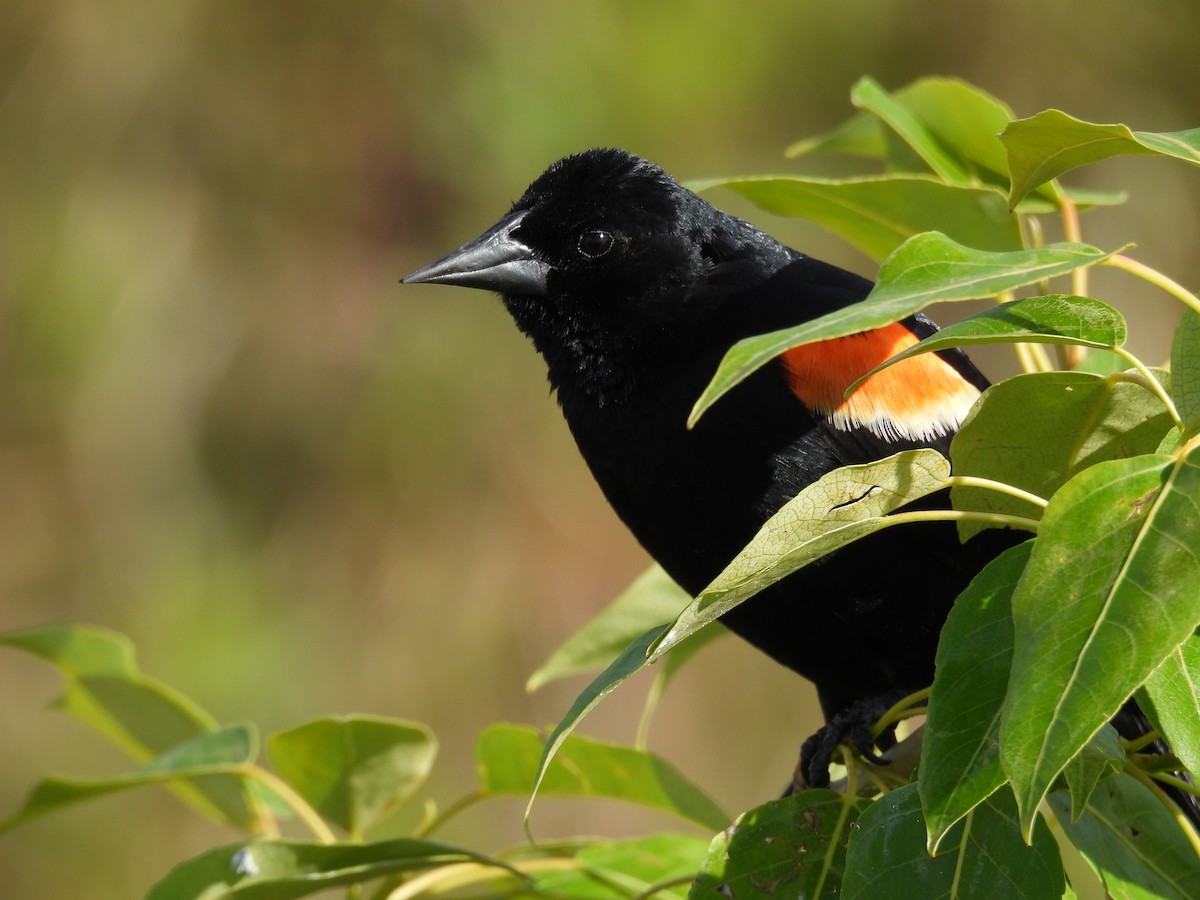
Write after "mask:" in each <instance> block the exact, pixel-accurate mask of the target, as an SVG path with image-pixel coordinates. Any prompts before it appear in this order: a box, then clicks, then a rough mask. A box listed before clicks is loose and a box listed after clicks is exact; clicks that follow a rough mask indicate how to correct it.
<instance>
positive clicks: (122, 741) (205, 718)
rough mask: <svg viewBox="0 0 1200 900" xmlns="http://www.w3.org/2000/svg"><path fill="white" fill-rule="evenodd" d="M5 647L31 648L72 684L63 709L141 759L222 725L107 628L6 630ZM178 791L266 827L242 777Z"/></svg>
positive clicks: (211, 810) (204, 808)
mask: <svg viewBox="0 0 1200 900" xmlns="http://www.w3.org/2000/svg"><path fill="white" fill-rule="evenodd" d="M0 646H9V647H12V648H14V649H19V650H24V651H26V652H27V653H32V654H34V655H35V656H38V657H40V658H42V659H44V660H46V661H47V662H49V663H51V664H52V665H54V666H55V667H57V668H58V669H59V671H60V672H61V673H62V675H63V677H64V678H65V681H66V687H65V689H64V692H63V696H62V697H61V698H60V699H59V700H58V701H57V706H58V707H59V708H60V709H62V710H63V711H65V712H68V713H70V714H71V715H73V716H75V717H76V718H77V719H79V720H80V721H81V722H83V723H84V724H85V725H88V726H90V727H91V728H93V729H95V730H96V731H97V732H99V733H100V734H102V735H103V736H104V737H106V738H108V739H109V740H110V741H112V742H113V743H114V744H116V745H117V746H118V747H120V748H121V749H122V750H123V751H124V752H125V753H127V754H128V755H129V756H130V757H131V758H133V759H134V760H136V761H138V762H145V761H146V760H150V759H153V758H154V757H155V756H158V755H159V754H162V753H166V752H168V751H170V750H171V749H172V748H174V747H176V746H178V745H179V744H181V743H184V742H185V741H189V740H191V739H193V738H197V737H201V736H203V735H205V734H208V733H211V732H213V731H215V730H216V728H217V722H216V720H215V719H213V717H212V716H211V715H209V714H208V713H207V712H205V711H204V710H203V709H201V708H200V707H199V706H197V705H196V704H195V703H194V702H193V701H192V700H191V699H190V698H188V697H186V696H184V695H183V694H181V693H179V692H178V691H176V690H174V689H173V688H171V687H169V686H167V685H165V684H163V683H162V682H160V681H157V680H155V679H153V678H149V677H147V676H145V675H143V674H141V672H139V671H138V667H137V663H136V661H135V659H134V652H133V645H132V644H131V643H130V642H129V640H128V639H127V638H125V637H124V636H123V635H120V634H117V633H116V632H113V631H109V630H107V629H103V628H93V627H88V626H79V625H51V626H47V627H43V628H35V629H30V630H27V631H19V632H11V633H8V634H5V635H0ZM171 787H172V790H173V791H174V792H175V793H176V794H178V795H179V796H180V797H181V798H182V799H184V800H185V801H186V802H188V803H189V804H191V805H192V806H193V807H194V808H196V809H198V810H199V811H200V812H202V813H204V814H205V815H208V816H211V817H213V818H215V819H217V820H218V821H221V822H224V823H226V824H229V825H231V826H232V827H234V828H238V829H241V830H244V831H257V830H259V828H260V827H261V825H260V820H259V813H258V810H257V804H256V801H255V800H254V799H253V798H251V797H250V796H249V795H248V794H247V792H246V786H245V784H244V783H243V781H242V780H241V779H233V778H206V779H205V780H204V781H203V782H200V783H190V784H184V783H179V784H173V785H172V786H171Z"/></svg>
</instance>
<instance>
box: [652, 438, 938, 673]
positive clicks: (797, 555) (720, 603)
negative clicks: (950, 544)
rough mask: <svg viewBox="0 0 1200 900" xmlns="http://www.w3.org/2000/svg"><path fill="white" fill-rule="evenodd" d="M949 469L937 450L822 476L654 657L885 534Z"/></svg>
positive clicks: (765, 530)
mask: <svg viewBox="0 0 1200 900" xmlns="http://www.w3.org/2000/svg"><path fill="white" fill-rule="evenodd" d="M949 474H950V464H949V463H948V462H947V461H946V458H945V457H944V456H942V455H941V454H940V453H938V452H937V451H936V450H930V449H921V450H905V451H903V452H901V453H897V454H895V455H894V456H891V457H888V458H887V459H885V460H880V461H878V462H872V463H866V464H864V465H860V466H846V467H844V468H841V469H835V470H834V471H832V472H829V473H827V474H825V475H823V476H822V477H821V478H819V479H817V481H815V482H813V483H812V484H810V485H809V486H808V487H806V488H805V489H804V490H802V491H801V492H800V493H799V494H797V495H796V496H795V497H793V498H792V499H791V500H789V501H788V502H787V503H785V504H784V505H783V507H782V508H781V509H780V510H779V511H778V512H777V513H775V515H773V516H772V517H771V518H770V519H768V520H767V522H766V524H764V525H763V527H762V528H761V529H760V530H759V532H758V534H756V535H755V536H754V539H753V540H751V541H750V543H749V544H747V545H746V547H745V549H743V550H742V551H741V552H740V553H739V554H738V555H737V556H736V557H735V558H734V559H733V561H732V562H731V563H730V564H729V565H728V566H726V568H725V570H724V571H723V572H722V573H721V574H720V575H718V576H717V577H716V579H715V580H714V581H713V582H712V584H710V585H709V586H708V587H706V588H705V589H704V591H703V593H701V594H700V596H699V597H697V598H696V599H695V600H694V601H693V602H692V603H691V605H689V606H688V607H687V609H685V610H684V611H683V612H682V613H680V615H679V617H678V618H677V619H676V620H675V623H674V624H673V625H672V626H671V628H670V630H669V631H667V633H666V634H665V635H663V637H662V638H661V639H660V640H659V641H658V643H657V644H656V645H655V646H654V648H653V652H652V653H651V655H650V661H651V662H653V661H654V660H656V659H658V658H659V657H661V656H662V655H663V654H664V653H665V652H667V651H668V650H670V649H671V648H672V647H674V646H675V645H676V644H679V643H680V642H682V641H683V640H685V639H686V638H688V637H690V636H691V635H692V634H694V633H695V632H697V631H699V630H700V629H701V628H703V627H704V626H705V625H707V624H709V623H710V622H713V621H715V620H716V619H718V618H719V617H721V616H722V615H724V614H725V613H727V612H728V611H729V610H731V609H733V608H734V607H735V606H738V605H739V604H740V603H742V602H744V601H746V600H748V599H750V598H751V597H752V596H754V595H755V594H757V593H758V592H759V591H761V590H763V589H764V588H766V587H769V586H770V585H772V584H774V583H775V582H776V581H779V580H780V579H781V578H784V577H786V576H787V575H790V574H791V573H792V572H795V571H796V570H797V569H800V568H802V567H803V566H806V565H808V564H809V563H811V562H815V561H816V560H818V559H820V558H821V557H823V556H825V555H826V554H828V553H831V552H833V551H834V550H837V549H838V548H839V547H844V546H845V545H846V544H849V543H851V542H852V541H855V540H858V539H859V538H861V537H865V536H866V535H868V534H871V533H872V532H875V531H879V530H880V529H881V528H886V527H887V526H888V525H889V524H890V522H889V520H888V518H887V514H888V513H890V512H892V511H893V510H896V509H899V508H900V507H901V506H904V505H905V504H906V503H910V502H911V501H913V500H916V499H918V498H920V497H924V496H926V495H928V494H931V493H933V492H934V491H937V490H939V489H941V488H942V487H944V486H945V483H946V478H947V476H948V475H949Z"/></svg>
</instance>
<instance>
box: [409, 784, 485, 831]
mask: <svg viewBox="0 0 1200 900" xmlns="http://www.w3.org/2000/svg"><path fill="white" fill-rule="evenodd" d="M486 798H487V794H486V793H485V792H484V791H483V789H482V788H476V789H475V790H473V791H470V792H469V793H467V794H464V795H463V796H461V797H459V798H458V799H457V800H455V801H454V802H453V803H451V804H450V805H449V806H447V807H446V809H445V811H443V812H442V813H441V814H440V815H436V816H434V817H433V818H432V819H429V820H427V821H425V822H422V823H421V825H420V827H418V828H417V829H416V831H414V832H413V837H416V838H425V837H429V835H430V834H432V833H433V832H434V830H436V829H438V828H441V827H442V826H443V825H445V824H446V823H447V822H448V821H449V820H450V819H452V818H454V816H456V815H458V814H459V813H460V812H462V811H463V810H464V809H467V808H469V807H471V806H474V805H475V804H476V803H478V802H479V801H480V800H484V799H486Z"/></svg>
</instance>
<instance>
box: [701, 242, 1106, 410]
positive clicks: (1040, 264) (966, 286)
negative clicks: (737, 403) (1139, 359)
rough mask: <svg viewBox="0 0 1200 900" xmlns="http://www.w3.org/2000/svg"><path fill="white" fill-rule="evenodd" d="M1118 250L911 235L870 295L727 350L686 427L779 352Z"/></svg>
mask: <svg viewBox="0 0 1200 900" xmlns="http://www.w3.org/2000/svg"><path fill="white" fill-rule="evenodd" d="M1110 256H1112V253H1105V252H1103V251H1101V250H1097V249H1096V248H1095V247H1089V246H1087V245H1086V244H1050V245H1048V246H1045V247H1039V248H1037V249H1036V250H1014V251H1012V252H1009V253H991V252H987V251H983V250H972V249H970V248H969V247H964V246H962V245H961V244H957V243H955V242H954V241H952V240H950V239H949V238H947V237H946V236H945V235H942V234H938V233H936V232H929V233H926V234H919V235H917V236H916V237H913V238H910V239H909V240H907V241H906V242H905V243H904V244H903V245H901V246H900V247H899V248H898V249H897V250H896V251H895V252H894V253H893V254H892V255H891V256H889V257H888V258H887V260H886V261H885V262H884V264H883V266H882V267H881V268H880V270H879V282H878V283H877V284H876V285H875V288H874V290H872V291H871V294H870V296H868V297H867V299H866V300H863V301H861V302H859V303H854V304H851V305H850V306H846V307H843V308H842V309H839V310H835V311H834V312H831V313H829V314H827V315H824V316H821V317H820V318H818V319H814V320H813V321H811V322H806V323H804V324H803V325H799V326H796V327H793V328H784V329H781V330H780V331H774V332H771V333H769V334H764V335H758V336H757V337H752V338H746V339H745V340H742V341H739V342H738V343H736V344H734V345H733V347H731V348H730V349H729V352H727V353H726V354H725V358H724V359H722V360H721V364H720V366H719V367H718V369H717V374H716V375H715V376H713V380H712V381H711V382H710V383H709V385H708V387H706V388H705V389H704V393H703V394H702V395H701V396H700V399H699V400H697V401H696V405H695V406H694V407H693V409H692V412H691V415H690V416H689V418H688V425H689V427H690V426H691V425H694V424H695V423H696V421H697V420H698V419H699V418H700V416H701V415H702V414H703V413H704V411H705V410H706V409H708V407H709V406H711V405H712V404H713V403H715V402H716V401H717V400H718V399H719V398H720V397H721V396H723V395H724V394H725V393H726V392H727V391H729V390H730V389H732V388H733V387H734V386H735V385H737V384H738V383H739V382H741V381H742V380H743V379H744V378H746V377H748V376H749V375H750V374H751V373H753V372H754V371H756V370H757V369H759V368H761V367H762V366H764V365H766V364H767V363H768V362H770V361H771V360H772V359H774V358H775V357H776V356H778V355H779V354H780V353H783V352H784V351H785V350H790V349H791V348H792V347H798V346H800V345H802V344H810V343H813V342H814V341H825V340H830V339H832V338H838V337H845V336H846V335H848V334H856V333H858V332H860V331H868V330H870V329H872V328H880V327H882V326H884V325H888V324H891V323H892V322H898V321H899V320H901V319H903V318H905V317H907V316H910V315H912V314H913V313H915V312H917V311H919V310H922V309H924V308H925V307H926V306H928V305H930V304H931V303H944V302H948V301H957V300H974V299H978V298H980V297H990V296H992V295H994V294H998V293H1000V292H1002V291H1009V290H1013V289H1015V288H1018V287H1023V286H1024V285H1027V284H1034V283H1036V282H1038V281H1042V280H1044V279H1046V278H1051V277H1054V276H1056V275H1064V274H1066V273H1068V272H1071V271H1073V270H1074V269H1078V268H1081V267H1083V266H1090V265H1095V264H1096V263H1098V262H1100V261H1102V260H1104V259H1107V258H1108V257H1110Z"/></svg>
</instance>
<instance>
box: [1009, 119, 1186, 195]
mask: <svg viewBox="0 0 1200 900" xmlns="http://www.w3.org/2000/svg"><path fill="white" fill-rule="evenodd" d="M1000 140H1001V141H1003V143H1004V147H1005V149H1006V150H1007V151H1008V167H1009V171H1010V172H1011V173H1012V190H1011V191H1010V193H1009V203H1010V205H1015V204H1016V203H1017V201H1018V200H1020V199H1021V198H1022V197H1024V196H1025V195H1026V194H1027V193H1029V191H1031V190H1033V189H1034V188H1035V187H1037V186H1038V185H1041V184H1044V183H1046V182H1047V181H1049V180H1050V179H1052V178H1057V177H1058V176H1059V175H1062V174H1063V173H1064V172H1068V171H1070V170H1071V169H1074V168H1077V167H1079V166H1083V165H1087V164H1088V163H1093V162H1098V161H1099V160H1102V159H1108V158H1109V157H1112V156H1122V155H1143V156H1145V155H1149V156H1171V157H1174V158H1176V159H1182V160H1184V161H1185V162H1190V163H1192V164H1193V165H1200V128H1193V129H1191V130H1190V131H1169V132H1164V133H1161V134H1156V133H1153V132H1149V131H1131V130H1130V129H1129V128H1128V127H1126V126H1125V125H1096V124H1093V123H1091V122H1084V121H1082V120H1080V119H1076V118H1075V117H1074V116H1069V115H1067V114H1066V113H1064V112H1060V111H1059V110H1057V109H1048V110H1045V111H1044V112H1040V113H1038V114H1037V115H1036V116H1031V117H1030V118H1028V119H1018V120H1016V121H1015V122H1011V123H1009V125H1008V127H1007V128H1005V129H1004V132H1003V133H1002V134H1001V135H1000Z"/></svg>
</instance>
